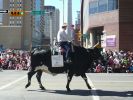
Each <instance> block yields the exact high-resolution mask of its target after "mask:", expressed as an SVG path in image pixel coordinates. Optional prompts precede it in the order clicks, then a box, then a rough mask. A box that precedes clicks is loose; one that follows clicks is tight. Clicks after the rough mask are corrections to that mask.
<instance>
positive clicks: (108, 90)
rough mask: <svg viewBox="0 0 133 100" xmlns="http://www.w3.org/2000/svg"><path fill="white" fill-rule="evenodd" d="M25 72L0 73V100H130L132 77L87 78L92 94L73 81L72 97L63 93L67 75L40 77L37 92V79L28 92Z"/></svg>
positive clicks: (106, 76) (80, 82) (132, 85)
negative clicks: (41, 84) (40, 83)
mask: <svg viewBox="0 0 133 100" xmlns="http://www.w3.org/2000/svg"><path fill="white" fill-rule="evenodd" d="M26 73H27V71H3V72H0V77H1V81H0V100H44V99H45V100H72V99H76V100H133V74H115V73H114V74H106V73H101V74H95V73H91V74H87V76H88V78H89V80H88V81H89V82H90V84H91V86H92V87H93V90H91V91H90V90H88V89H87V87H86V85H85V82H84V81H83V79H82V78H81V77H73V80H72V82H71V84H70V88H71V89H72V92H71V93H67V92H66V88H65V85H66V74H59V75H57V76H51V75H49V74H45V73H44V74H43V76H42V83H43V85H44V86H45V88H46V89H47V90H46V91H43V90H40V89H39V87H38V83H37V81H36V77H35V76H34V77H33V79H32V84H31V86H30V87H29V88H28V89H25V88H24V86H25V84H26V83H27V77H26V76H25V75H26Z"/></svg>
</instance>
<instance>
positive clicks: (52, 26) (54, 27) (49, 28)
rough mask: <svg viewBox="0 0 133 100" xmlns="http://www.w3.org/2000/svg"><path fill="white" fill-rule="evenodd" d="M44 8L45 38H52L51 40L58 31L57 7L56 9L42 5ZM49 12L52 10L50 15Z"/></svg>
mask: <svg viewBox="0 0 133 100" xmlns="http://www.w3.org/2000/svg"><path fill="white" fill-rule="evenodd" d="M44 10H45V11H46V14H45V15H44V23H45V26H44V34H45V39H50V38H52V41H53V40H54V39H56V37H57V33H58V31H59V20H60V16H59V15H60V12H59V9H56V8H55V7H54V6H44ZM50 12H52V15H50ZM50 21H51V22H50ZM50 32H51V33H50ZM50 34H51V35H52V37H51V36H50Z"/></svg>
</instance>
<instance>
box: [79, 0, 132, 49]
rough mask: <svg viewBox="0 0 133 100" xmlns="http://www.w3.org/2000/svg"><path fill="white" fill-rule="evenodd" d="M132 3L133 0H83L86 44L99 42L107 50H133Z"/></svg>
mask: <svg viewBox="0 0 133 100" xmlns="http://www.w3.org/2000/svg"><path fill="white" fill-rule="evenodd" d="M132 4H133V1H132V0H82V4H81V18H82V19H81V24H82V26H81V27H82V34H88V40H84V41H83V42H84V45H85V46H86V47H92V46H94V45H95V44H96V43H97V42H99V43H100V44H101V46H102V47H103V48H104V49H105V50H109V49H111V50H131V51H133V45H132V43H133V41H132V39H131V37H132V36H133V28H131V27H133V19H132V17H133V6H132Z"/></svg>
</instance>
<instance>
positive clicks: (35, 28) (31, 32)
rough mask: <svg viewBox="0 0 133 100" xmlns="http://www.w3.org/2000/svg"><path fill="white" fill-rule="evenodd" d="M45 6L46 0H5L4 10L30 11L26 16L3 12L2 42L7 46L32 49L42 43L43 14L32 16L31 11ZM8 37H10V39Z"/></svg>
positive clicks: (0, 32) (0, 31)
mask: <svg viewBox="0 0 133 100" xmlns="http://www.w3.org/2000/svg"><path fill="white" fill-rule="evenodd" d="M43 6H44V0H3V9H4V10H8V11H9V12H11V11H16V10H22V11H24V12H25V11H26V12H27V11H28V12H27V13H26V14H25V15H24V16H10V14H3V18H2V26H1V27H0V28H1V29H0V43H2V44H3V45H4V46H5V47H7V48H16V49H30V48H31V46H36V45H40V44H41V38H42V34H43V29H44V28H42V27H43V25H44V24H43V16H41V15H37V16H36V15H33V16H32V14H31V12H32V10H38V11H39V10H42V8H43ZM18 30H19V31H18ZM6 37H9V38H8V40H7V38H6ZM1 38H2V39H1ZM9 41H10V42H9Z"/></svg>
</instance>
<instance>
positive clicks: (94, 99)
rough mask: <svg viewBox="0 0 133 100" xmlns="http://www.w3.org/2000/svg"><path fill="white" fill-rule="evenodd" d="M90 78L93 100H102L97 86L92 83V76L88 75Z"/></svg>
mask: <svg viewBox="0 0 133 100" xmlns="http://www.w3.org/2000/svg"><path fill="white" fill-rule="evenodd" d="M87 78H88V83H89V84H90V86H91V88H92V89H91V94H92V98H93V100H100V98H99V96H98V94H97V92H96V88H95V87H94V84H93V83H92V81H91V80H90V78H89V77H87Z"/></svg>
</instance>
